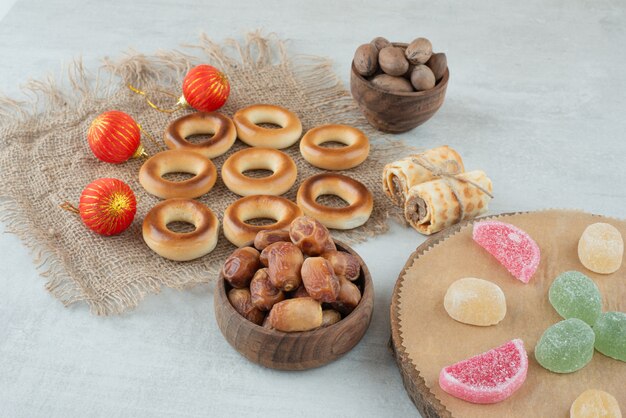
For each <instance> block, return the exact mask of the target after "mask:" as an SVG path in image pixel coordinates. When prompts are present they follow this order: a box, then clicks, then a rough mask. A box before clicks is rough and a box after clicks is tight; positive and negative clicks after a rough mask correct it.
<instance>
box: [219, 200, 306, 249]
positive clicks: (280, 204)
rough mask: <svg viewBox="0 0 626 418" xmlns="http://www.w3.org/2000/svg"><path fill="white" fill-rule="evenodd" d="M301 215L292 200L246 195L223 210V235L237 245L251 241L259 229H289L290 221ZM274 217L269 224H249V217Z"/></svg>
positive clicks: (300, 211)
mask: <svg viewBox="0 0 626 418" xmlns="http://www.w3.org/2000/svg"><path fill="white" fill-rule="evenodd" d="M298 216H302V210H301V209H300V208H299V207H298V206H297V205H296V204H295V203H293V202H292V201H290V200H287V199H285V198H283V197H278V196H271V195H256V196H246V197H242V198H241V199H239V200H237V201H235V202H234V203H232V204H231V205H230V206H229V207H227V208H226V211H224V235H225V236H226V238H227V239H228V240H229V241H230V242H232V243H233V244H235V245H236V246H238V247H241V246H242V245H244V244H246V243H249V242H252V241H253V240H254V238H255V236H256V234H257V233H258V232H259V231H263V230H268V229H270V230H274V229H289V225H290V224H291V222H292V221H293V220H294V219H296V218H297V217H298ZM260 218H266V219H274V220H275V221H276V222H275V223H273V224H271V225H251V224H248V223H246V221H249V220H251V219H260Z"/></svg>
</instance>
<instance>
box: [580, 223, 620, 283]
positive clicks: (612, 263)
mask: <svg viewBox="0 0 626 418" xmlns="http://www.w3.org/2000/svg"><path fill="white" fill-rule="evenodd" d="M623 256H624V240H623V239H622V235H621V234H620V233H619V231H618V230H617V228H615V227H614V226H613V225H609V224H605V223H602V222H598V223H595V224H591V225H589V226H588V227H587V228H586V229H585V231H584V232H583V234H582V235H581V237H580V241H578V258H579V259H580V262H581V263H583V266H585V267H587V268H588V269H589V270H591V271H593V272H595V273H601V274H611V273H615V272H616V271H617V270H618V269H619V268H620V266H621V265H622V257H623Z"/></svg>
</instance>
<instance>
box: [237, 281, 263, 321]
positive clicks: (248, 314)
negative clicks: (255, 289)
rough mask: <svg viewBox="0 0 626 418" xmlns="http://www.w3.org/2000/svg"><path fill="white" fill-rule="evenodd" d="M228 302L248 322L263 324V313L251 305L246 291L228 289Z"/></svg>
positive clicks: (248, 293)
mask: <svg viewBox="0 0 626 418" xmlns="http://www.w3.org/2000/svg"><path fill="white" fill-rule="evenodd" d="M228 301H229V302H230V304H231V305H233V308H235V310H236V311H237V312H239V314H240V315H241V316H243V317H244V318H246V319H247V320H248V321H250V322H254V323H255V324H257V325H261V324H262V323H263V319H264V318H265V313H264V312H263V311H261V310H260V309H258V308H257V307H256V306H254V305H253V304H252V300H251V297H250V291H249V290H248V289H230V290H229V291H228Z"/></svg>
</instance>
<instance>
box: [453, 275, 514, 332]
mask: <svg viewBox="0 0 626 418" xmlns="http://www.w3.org/2000/svg"><path fill="white" fill-rule="evenodd" d="M443 306H444V308H445V309H446V312H448V315H450V316H451V317H452V318H453V319H455V320H457V321H459V322H463V323H465V324H470V325H480V326H487V325H494V324H497V323H498V322H500V321H502V319H504V315H506V298H505V297H504V293H503V292H502V289H500V287H498V285H497V284H495V283H492V282H489V281H487V280H483V279H476V278H473V277H466V278H463V279H459V280H457V281H456V282H454V283H452V284H451V285H450V287H448V291H447V292H446V296H445V297H444V299H443Z"/></svg>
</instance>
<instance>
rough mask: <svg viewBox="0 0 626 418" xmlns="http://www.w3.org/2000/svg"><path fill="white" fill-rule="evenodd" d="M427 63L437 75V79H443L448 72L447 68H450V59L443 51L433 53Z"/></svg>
mask: <svg viewBox="0 0 626 418" xmlns="http://www.w3.org/2000/svg"><path fill="white" fill-rule="evenodd" d="M426 65H427V66H428V68H430V70H431V71H432V72H433V74H434V75H435V80H437V81H439V80H441V78H442V77H443V75H444V74H445V73H446V68H448V59H447V58H446V54H444V53H443V52H439V53H438V54H433V55H432V56H431V57H430V59H429V60H428V61H427V62H426Z"/></svg>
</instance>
